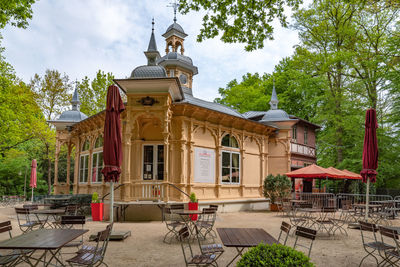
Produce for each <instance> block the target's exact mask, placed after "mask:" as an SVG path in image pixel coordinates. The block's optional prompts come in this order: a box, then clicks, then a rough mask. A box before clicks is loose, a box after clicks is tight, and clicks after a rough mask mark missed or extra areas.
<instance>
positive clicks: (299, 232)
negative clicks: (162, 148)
mask: <svg viewBox="0 0 400 267" xmlns="http://www.w3.org/2000/svg"><path fill="white" fill-rule="evenodd" d="M295 235H296V240H295V241H294V245H293V248H294V249H296V247H297V246H299V247H303V248H306V249H308V257H310V254H311V249H312V245H313V243H314V240H315V237H316V236H317V230H314V229H310V228H305V227H301V226H297V227H296V232H295ZM299 237H303V238H305V239H308V240H311V241H310V243H309V244H308V245H307V244H299V243H298V240H299Z"/></svg>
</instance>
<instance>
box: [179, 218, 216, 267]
mask: <svg viewBox="0 0 400 267" xmlns="http://www.w3.org/2000/svg"><path fill="white" fill-rule="evenodd" d="M178 235H179V241H180V243H181V247H182V252H183V257H184V260H185V264H186V266H193V265H194V266H209V265H211V266H218V264H217V262H216V259H217V255H215V254H212V253H210V254H196V255H194V254H193V250H192V246H191V245H190V231H189V229H188V227H187V226H185V227H183V228H182V229H181V230H179V233H178Z"/></svg>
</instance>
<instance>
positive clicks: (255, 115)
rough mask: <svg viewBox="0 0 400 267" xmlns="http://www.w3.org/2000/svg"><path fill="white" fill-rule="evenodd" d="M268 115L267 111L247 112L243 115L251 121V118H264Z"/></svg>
mask: <svg viewBox="0 0 400 267" xmlns="http://www.w3.org/2000/svg"><path fill="white" fill-rule="evenodd" d="M265 113H266V111H247V112H245V113H243V114H242V115H243V117H245V118H246V119H250V118H254V117H258V116H264V115H265Z"/></svg>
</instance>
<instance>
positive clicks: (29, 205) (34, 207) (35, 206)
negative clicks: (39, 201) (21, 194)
mask: <svg viewBox="0 0 400 267" xmlns="http://www.w3.org/2000/svg"><path fill="white" fill-rule="evenodd" d="M22 207H23V208H25V209H30V210H37V209H38V208H39V207H38V205H36V204H24V205H23V206H22Z"/></svg>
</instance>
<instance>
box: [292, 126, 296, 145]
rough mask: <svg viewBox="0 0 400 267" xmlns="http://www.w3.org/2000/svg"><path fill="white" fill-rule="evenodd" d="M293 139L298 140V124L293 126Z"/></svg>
mask: <svg viewBox="0 0 400 267" xmlns="http://www.w3.org/2000/svg"><path fill="white" fill-rule="evenodd" d="M292 139H293V140H294V141H296V140H297V125H294V126H293V128H292Z"/></svg>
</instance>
